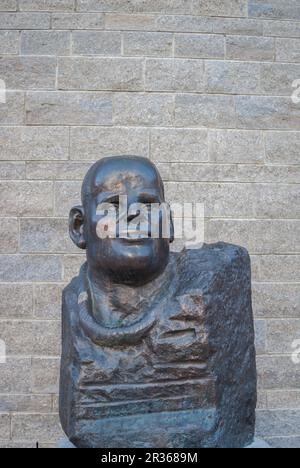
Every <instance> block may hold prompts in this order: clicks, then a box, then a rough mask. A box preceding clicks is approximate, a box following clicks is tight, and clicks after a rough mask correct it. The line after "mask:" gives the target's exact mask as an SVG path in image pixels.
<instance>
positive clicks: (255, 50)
mask: <svg viewBox="0 0 300 468" xmlns="http://www.w3.org/2000/svg"><path fill="white" fill-rule="evenodd" d="M226 58H227V59H229V60H243V61H244V60H255V61H274V58H275V40H274V39H273V38H270V37H253V36H227V37H226Z"/></svg>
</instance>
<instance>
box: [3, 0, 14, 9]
mask: <svg viewBox="0 0 300 468" xmlns="http://www.w3.org/2000/svg"><path fill="white" fill-rule="evenodd" d="M17 8H18V2H17V0H2V2H1V4H0V11H17Z"/></svg>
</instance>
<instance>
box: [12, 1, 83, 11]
mask: <svg viewBox="0 0 300 468" xmlns="http://www.w3.org/2000/svg"><path fill="white" fill-rule="evenodd" d="M19 7H20V10H21V11H73V10H74V9H75V0H19Z"/></svg>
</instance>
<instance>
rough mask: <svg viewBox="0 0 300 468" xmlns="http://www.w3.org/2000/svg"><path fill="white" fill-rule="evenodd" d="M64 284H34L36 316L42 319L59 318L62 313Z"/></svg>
mask: <svg viewBox="0 0 300 468" xmlns="http://www.w3.org/2000/svg"><path fill="white" fill-rule="evenodd" d="M63 287H64V286H63V285H62V284H37V285H34V317H35V318H37V319H40V320H59V319H60V315H61V295H62V290H63Z"/></svg>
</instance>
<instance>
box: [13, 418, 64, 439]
mask: <svg viewBox="0 0 300 468" xmlns="http://www.w3.org/2000/svg"><path fill="white" fill-rule="evenodd" d="M24 434H26V439H27V440H33V441H36V442H39V443H43V442H45V443H51V442H53V443H56V442H57V440H59V439H60V438H61V437H63V435H64V434H63V432H62V430H61V427H60V424H59V418H58V415H57V414H14V415H13V416H12V437H13V439H15V440H22V439H23V440H24Z"/></svg>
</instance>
